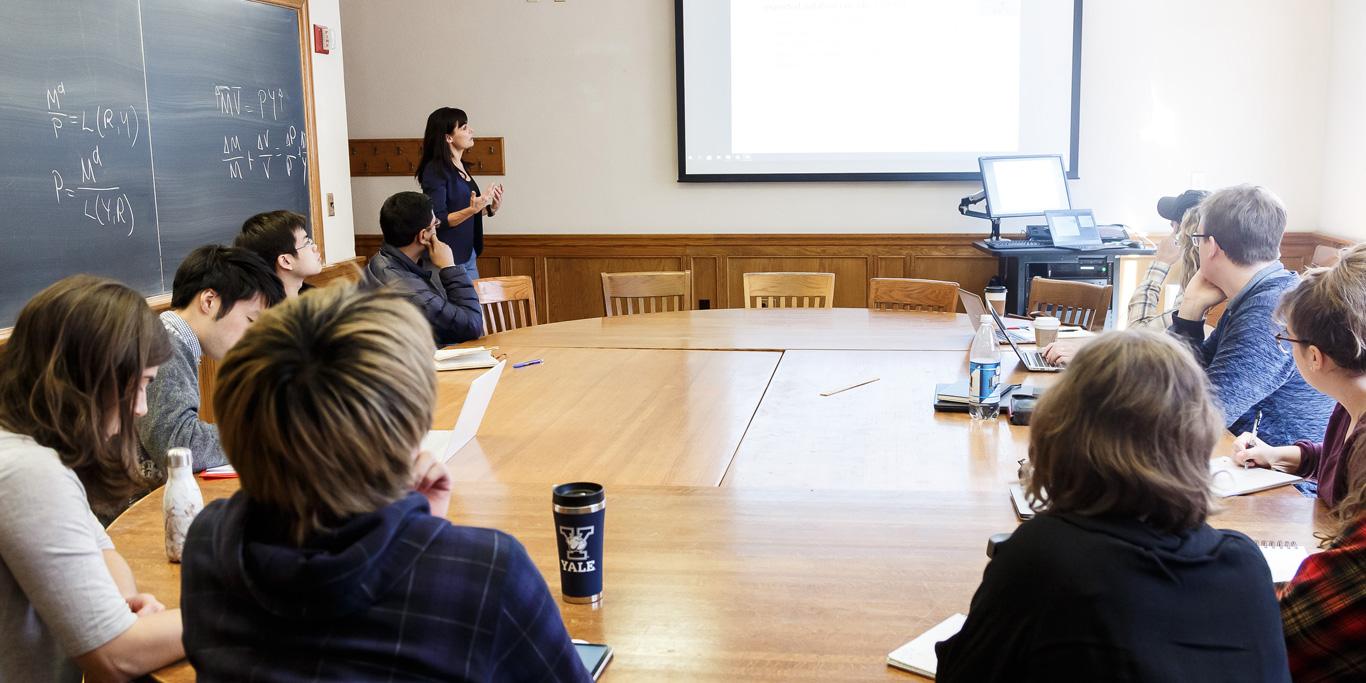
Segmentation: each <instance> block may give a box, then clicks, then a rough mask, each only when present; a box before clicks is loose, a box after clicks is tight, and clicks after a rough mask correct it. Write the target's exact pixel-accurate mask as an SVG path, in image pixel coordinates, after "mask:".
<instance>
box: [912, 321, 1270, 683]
mask: <svg viewBox="0 0 1366 683" xmlns="http://www.w3.org/2000/svg"><path fill="white" fill-rule="evenodd" d="M1115 387H1123V388H1124V390H1123V391H1115ZM1220 426H1221V425H1220V420H1219V414H1218V410H1217V408H1216V407H1215V406H1214V405H1213V404H1212V402H1211V401H1210V397H1209V390H1208V389H1207V383H1206V382H1205V380H1204V378H1203V377H1202V376H1201V373H1200V367H1199V365H1197V364H1196V362H1195V360H1194V359H1193V358H1192V357H1191V354H1190V353H1189V352H1188V351H1187V350H1186V349H1184V348H1182V346H1181V344H1180V343H1179V342H1177V341H1175V340H1173V339H1171V338H1170V337H1169V336H1167V335H1165V334H1161V333H1158V332H1152V331H1146V330H1126V331H1123V332H1109V333H1106V334H1104V335H1101V336H1100V337H1098V338H1096V339H1095V340H1094V341H1093V342H1092V343H1090V344H1088V345H1087V346H1086V347H1084V348H1083V349H1081V350H1080V351H1079V352H1077V357H1076V360H1075V361H1073V363H1072V365H1071V367H1070V369H1069V370H1068V371H1067V372H1066V373H1063V375H1062V376H1061V378H1060V380H1059V381H1058V383H1057V384H1055V385H1053V387H1051V388H1050V389H1049V390H1048V393H1047V394H1045V395H1044V397H1043V398H1042V399H1041V400H1040V401H1039V405H1038V408H1037V410H1036V411H1035V414H1034V417H1033V419H1032V420H1031V421H1030V434H1029V457H1030V467H1029V469H1028V471H1027V472H1026V475H1025V482H1024V486H1025V491H1026V493H1027V495H1028V497H1029V499H1030V501H1031V504H1032V505H1033V506H1034V507H1035V509H1036V510H1038V514H1036V515H1035V516H1034V518H1033V519H1031V520H1029V521H1027V522H1025V523H1023V524H1021V525H1020V527H1019V528H1018V529H1016V530H1015V532H1014V533H1013V534H1011V536H1010V538H1009V540H1006V541H1004V542H1002V543H1000V544H998V545H997V546H996V552H995V554H994V556H993V557H992V559H991V562H990V563H989V564H988V565H987V568H986V571H985V572H984V573H983V575H982V584H981V586H979V587H978V589H977V592H976V594H975V595H973V598H972V605H971V608H970V609H969V611H968V618H967V621H966V622H965V623H964V624H963V628H962V630H961V631H960V632H959V633H958V634H957V635H955V636H953V637H952V638H950V639H948V640H946V641H944V642H941V643H939V644H938V646H937V651H938V656H939V668H938V672H937V673H938V676H937V680H939V681H940V682H941V683H954V682H956V681H973V682H978V681H1011V682H1014V681H1215V680H1218V681H1263V682H1265V681H1289V680H1290V676H1289V672H1288V670H1287V666H1286V655H1285V644H1284V635H1283V633H1282V630H1281V615H1280V612H1279V610H1278V609H1277V605H1276V595H1275V591H1274V589H1273V586H1272V582H1271V572H1270V570H1269V569H1268V568H1267V565H1266V561H1265V560H1264V559H1263V558H1262V553H1261V551H1260V550H1259V549H1258V547H1257V545H1256V544H1255V543H1253V542H1252V541H1251V540H1249V539H1248V537H1247V536H1244V535H1243V534H1240V533H1238V532H1236V531H1224V530H1217V529H1214V528H1211V527H1210V525H1209V524H1208V523H1207V521H1206V520H1207V517H1208V516H1209V513H1210V509H1211V505H1212V501H1211V494H1210V470H1209V454H1210V451H1211V450H1213V448H1214V445H1215V444H1216V443H1217V442H1218V438H1219V428H1220Z"/></svg>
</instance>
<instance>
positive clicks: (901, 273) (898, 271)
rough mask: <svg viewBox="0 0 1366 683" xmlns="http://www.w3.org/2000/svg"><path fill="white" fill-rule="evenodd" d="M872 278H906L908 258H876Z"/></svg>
mask: <svg viewBox="0 0 1366 683" xmlns="http://www.w3.org/2000/svg"><path fill="white" fill-rule="evenodd" d="M876 258H877V265H876V267H875V268H874V269H873V273H874V275H873V277H906V271H907V265H906V262H907V261H908V260H910V257H908V256H878V257H876Z"/></svg>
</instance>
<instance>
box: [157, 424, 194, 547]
mask: <svg viewBox="0 0 1366 683" xmlns="http://www.w3.org/2000/svg"><path fill="white" fill-rule="evenodd" d="M191 462H193V461H192V459H191V456H190V449H188V448H172V449H169V450H167V451H166V487H165V489H164V490H163V491H162V497H161V512H162V514H163V515H165V517H166V559H168V560H170V561H172V562H179V561H180V554H181V552H182V551H184V550H185V534H187V533H189V531H190V523H191V522H193V521H194V518H195V516H196V515H198V514H199V511H200V510H203V509H204V494H202V493H200V492H199V484H198V483H196V482H195V480H194V472H193V471H191V470H190V463H191Z"/></svg>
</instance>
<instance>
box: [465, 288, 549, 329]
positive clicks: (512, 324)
mask: <svg viewBox="0 0 1366 683" xmlns="http://www.w3.org/2000/svg"><path fill="white" fill-rule="evenodd" d="M474 291H475V293H476V294H477V295H478V296H479V309H480V310H481V311H482V312H483V313H484V334H493V333H495V332H507V331H508V330H515V329H517V328H519V327H529V326H531V325H535V324H536V288H535V286H534V285H532V283H531V278H529V277H527V276H525V275H510V276H507V277H481V278H479V279H478V280H475V281H474Z"/></svg>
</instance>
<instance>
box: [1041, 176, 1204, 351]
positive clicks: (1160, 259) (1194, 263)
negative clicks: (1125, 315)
mask: <svg viewBox="0 0 1366 683" xmlns="http://www.w3.org/2000/svg"><path fill="white" fill-rule="evenodd" d="M1208 195H1209V193H1208V192H1204V191H1202V190H1186V191H1185V192H1182V193H1181V194H1179V195H1177V196H1175V197H1163V198H1161V199H1159V200H1157V214H1158V215H1159V216H1161V217H1163V218H1165V219H1167V220H1168V221H1170V222H1171V225H1172V236H1171V238H1169V239H1164V240H1162V241H1161V242H1159V243H1158V245H1157V254H1155V255H1154V257H1153V262H1152V265H1150V266H1148V272H1147V274H1145V275H1144V276H1143V281H1142V282H1139V283H1138V288H1137V289H1136V290H1134V294H1133V296H1132V297H1130V298H1129V326H1130V327H1157V328H1161V329H1164V330H1165V329H1167V327H1168V326H1170V325H1171V324H1172V316H1173V315H1174V314H1175V313H1176V311H1175V310H1169V311H1163V310H1161V308H1160V305H1161V301H1162V290H1163V288H1164V287H1165V286H1166V285H1167V281H1168V280H1169V279H1170V280H1174V281H1175V282H1176V284H1177V285H1178V286H1179V287H1180V289H1181V290H1185V288H1186V283H1188V282H1190V279H1191V278H1192V277H1193V276H1194V275H1195V271H1197V270H1199V269H1200V249H1199V248H1198V247H1196V246H1195V241H1194V240H1192V239H1191V234H1192V233H1195V232H1199V228H1200V211H1199V209H1197V208H1196V206H1197V205H1198V204H1199V203H1200V200H1202V199H1204V198H1205V197H1206V196H1208ZM1173 264H1174V267H1173ZM1181 296H1182V295H1181V293H1177V295H1176V299H1175V301H1174V302H1173V305H1174V306H1180V305H1181ZM1047 352H1048V350H1047V349H1045V350H1044V353H1045V354H1046V353H1047Z"/></svg>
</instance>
